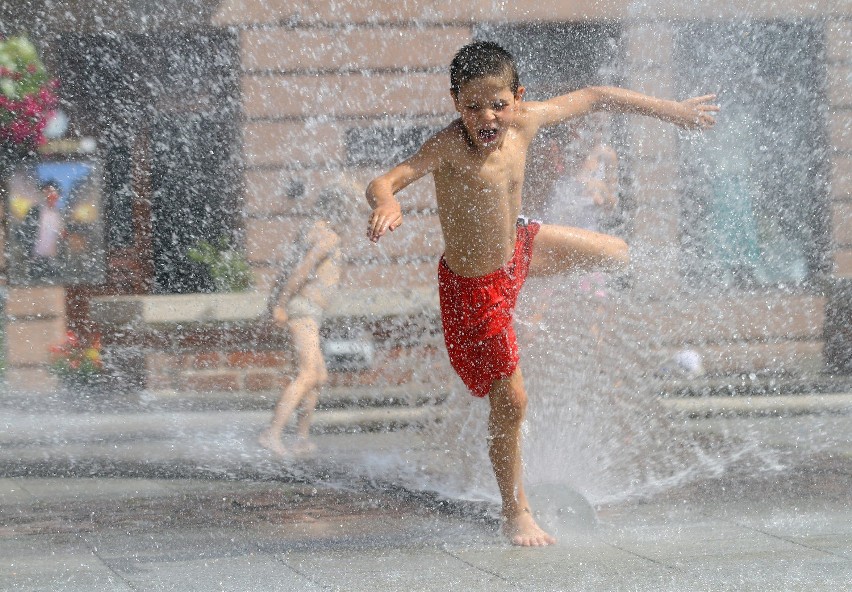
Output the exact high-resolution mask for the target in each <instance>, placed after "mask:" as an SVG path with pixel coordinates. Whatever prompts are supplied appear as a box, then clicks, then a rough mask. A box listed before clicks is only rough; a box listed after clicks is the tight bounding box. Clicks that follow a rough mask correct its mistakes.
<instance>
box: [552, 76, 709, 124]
mask: <svg viewBox="0 0 852 592" xmlns="http://www.w3.org/2000/svg"><path fill="white" fill-rule="evenodd" d="M715 98H716V95H704V96H700V97H692V98H690V99H686V100H684V101H671V100H668V99H659V98H657V97H652V96H650V95H645V94H642V93H639V92H636V91H632V90H627V89H625V88H617V87H611V86H590V87H588V88H583V89H580V90H577V91H574V92H572V93H568V94H567V95H561V96H558V97H554V98H552V99H550V100H548V101H544V102H543V103H539V104H538V106H537V108H536V111H538V114H539V122H540V125H543V126H547V125H553V124H556V123H561V122H563V121H565V120H568V119H573V118H575V117H582V116H583V115H588V114H589V113H593V112H595V111H609V112H612V113H635V114H637V115H647V116H650V117H656V118H657V119H660V120H662V121H667V122H669V123H673V124H675V125H677V126H680V127H682V128H685V129H707V128H710V127H712V126H713V125H714V124H715V123H716V119H715V118H714V117H713V113H715V112H717V111H719V106H718V105H715V104H713V103H712V101H713V100H714V99H715Z"/></svg>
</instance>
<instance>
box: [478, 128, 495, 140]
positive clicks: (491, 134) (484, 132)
mask: <svg viewBox="0 0 852 592" xmlns="http://www.w3.org/2000/svg"><path fill="white" fill-rule="evenodd" d="M496 138H497V130H496V129H481V130H479V139H480V140H481V141H482V142H484V143H486V144H487V143H488V142H493V141H494V140H495V139H496Z"/></svg>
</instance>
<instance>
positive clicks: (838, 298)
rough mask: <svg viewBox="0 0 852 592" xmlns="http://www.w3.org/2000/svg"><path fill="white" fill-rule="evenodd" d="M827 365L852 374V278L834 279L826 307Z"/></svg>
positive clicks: (831, 368)
mask: <svg viewBox="0 0 852 592" xmlns="http://www.w3.org/2000/svg"><path fill="white" fill-rule="evenodd" d="M825 364H826V367H827V368H828V370H829V371H831V372H837V373H841V374H852V278H833V280H832V281H831V283H830V284H829V289H828V298H827V302H826V305H825Z"/></svg>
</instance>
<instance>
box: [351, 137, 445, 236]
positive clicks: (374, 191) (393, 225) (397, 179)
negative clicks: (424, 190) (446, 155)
mask: <svg viewBox="0 0 852 592" xmlns="http://www.w3.org/2000/svg"><path fill="white" fill-rule="evenodd" d="M438 143H439V142H438V140H437V139H436V137H432V138H431V139H429V140H427V141H426V143H425V144H423V146H422V147H421V148H420V150H418V151H417V153H416V154H414V155H413V156H411V157H410V158H408V159H406V160H404V161H402V162H401V163H400V164H398V165H396V166H395V167H394V168H392V169H391V170H390V171H388V172H387V173H385V174H384V175H382V176H380V177H377V178H375V179H373V180H372V181H371V182H370V184H369V185H367V202H369V204H370V207H371V208H373V212H372V214H371V215H370V221H369V223H368V228H367V237H368V238H369V239H370V240H371V241H373V242H378V240H379V239H380V238H381V237H382V236H384V235H385V233H386V232H387V231H388V230H390V231H393V230H395V229H397V228H398V227H399V226H400V225H401V224H402V208H401V207H400V205H399V201H397V199H396V194H397V193H398V192H399V191H402V190H403V189H405V188H406V187H408V186H409V185H411V183H413V182H414V181H416V180H417V179H420V178H421V177H425V176H426V175H428V174H429V173H431V172H432V171H433V170H435V168H436V167H437V166H438V164H439V163H440V153H439V150H438Z"/></svg>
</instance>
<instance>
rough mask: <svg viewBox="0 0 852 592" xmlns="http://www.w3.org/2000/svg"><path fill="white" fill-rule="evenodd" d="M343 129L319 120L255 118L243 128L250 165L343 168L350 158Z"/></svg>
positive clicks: (247, 161)
mask: <svg viewBox="0 0 852 592" xmlns="http://www.w3.org/2000/svg"><path fill="white" fill-rule="evenodd" d="M343 131H344V130H343V128H342V127H341V126H340V125H339V124H337V123H322V122H319V121H300V122H293V121H255V122H249V123H247V124H245V126H244V127H243V154H244V157H245V160H246V164H247V165H248V166H279V167H288V168H294V169H302V168H305V167H320V168H325V167H328V166H331V167H340V166H342V165H343V164H344V163H345V161H346V153H345V150H344V142H343Z"/></svg>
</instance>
